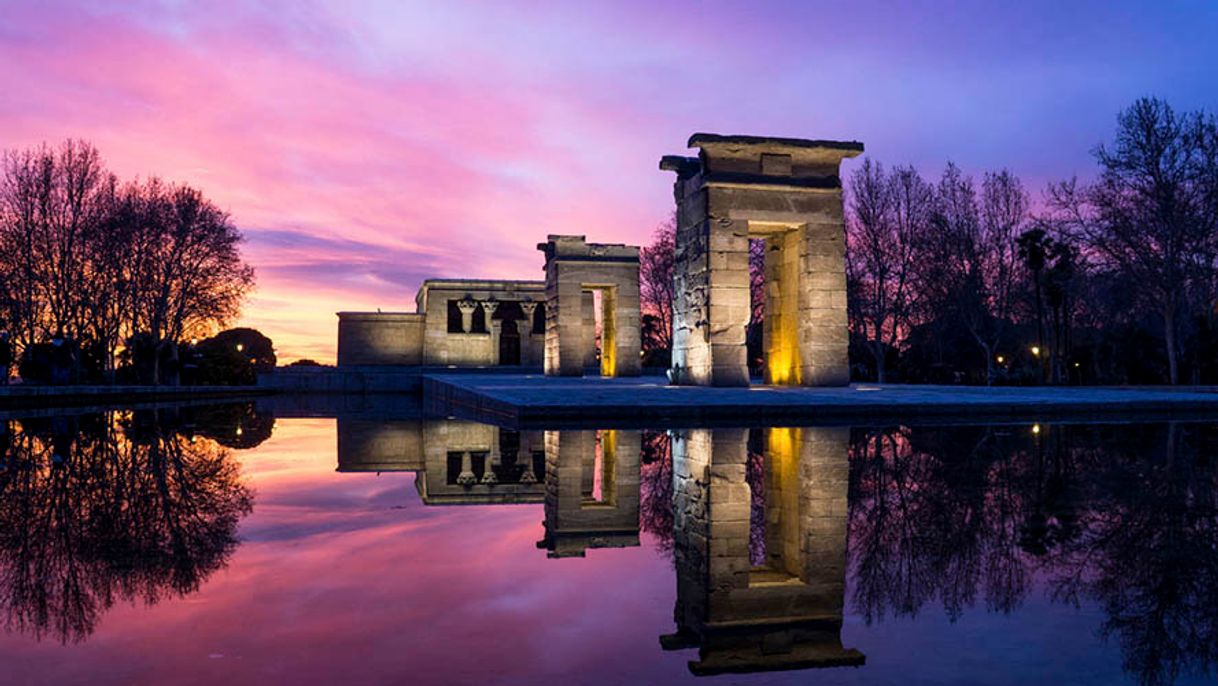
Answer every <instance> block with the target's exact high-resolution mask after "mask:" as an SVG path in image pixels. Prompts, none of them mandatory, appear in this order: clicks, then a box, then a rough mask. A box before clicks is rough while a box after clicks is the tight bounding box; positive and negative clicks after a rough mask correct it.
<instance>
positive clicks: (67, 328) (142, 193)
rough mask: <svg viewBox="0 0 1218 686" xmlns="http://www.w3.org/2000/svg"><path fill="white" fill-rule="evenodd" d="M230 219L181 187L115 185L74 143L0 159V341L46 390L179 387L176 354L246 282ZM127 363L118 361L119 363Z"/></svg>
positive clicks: (87, 149) (226, 314)
mask: <svg viewBox="0 0 1218 686" xmlns="http://www.w3.org/2000/svg"><path fill="white" fill-rule="evenodd" d="M241 240H242V237H241V234H240V232H239V231H238V230H237V228H236V226H234V225H233V223H232V220H231V219H230V217H229V216H228V214H227V213H226V212H224V211H223V210H221V209H219V208H218V207H217V206H216V205H215V204H214V203H212V202H211V201H209V200H208V199H207V198H205V197H203V195H202V193H200V192H199V191H198V190H196V189H194V188H190V187H189V186H185V185H175V184H170V183H166V182H164V181H161V180H160V179H157V178H151V179H148V180H145V181H131V182H120V181H119V179H118V178H117V177H116V176H115V175H114V174H112V173H110V172H108V171H107V170H106V168H105V166H104V164H103V162H102V160H101V156H100V155H99V153H98V151H97V149H96V148H94V147H93V146H91V145H89V144H88V143H84V142H81V141H72V140H69V141H66V142H64V143H62V144H60V145H59V146H57V147H54V148H52V147H48V146H45V145H44V146H41V147H37V148H32V149H27V150H13V151H8V152H5V153H4V154H3V162H2V167H0V330H7V331H8V332H10V336H9V337H10V340H11V343H12V345H13V347H14V348H15V356H16V357H17V358H18V359H19V360H20V362H21V363H23V364H29V365H32V366H31V367H30V369H31V370H38V369H48V370H52V371H53V374H54V377H55V378H53V379H52V381H55V382H60V383H70V382H75V381H86V380H87V381H101V380H109V379H113V378H114V372H115V370H116V367H117V366H119V363H120V360H122V361H124V362H125V363H126V366H127V367H128V368H129V369H130V371H131V375H132V376H134V377H135V378H133V379H131V380H135V381H140V382H143V383H165V382H168V383H173V382H175V381H176V378H177V373H178V367H179V359H178V346H179V345H180V344H181V343H182V342H184V341H187V340H189V339H190V338H192V337H200V336H202V335H205V334H207V333H209V332H211V331H213V330H214V329H215V328H216V326H217V325H218V324H222V323H224V322H226V321H229V320H232V319H234V318H235V317H236V316H237V314H238V313H239V309H240V305H241V303H242V301H243V299H244V297H245V295H246V294H247V293H248V291H249V290H250V288H251V287H252V286H253V283H254V273H253V270H252V269H251V268H250V267H249V266H248V265H246V264H245V263H244V262H243V261H242V259H241V255H240V252H239V250H238V247H239V244H240V242H241ZM120 352H125V353H126V356H125V357H120Z"/></svg>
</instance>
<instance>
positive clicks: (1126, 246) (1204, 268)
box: [1049, 98, 1218, 384]
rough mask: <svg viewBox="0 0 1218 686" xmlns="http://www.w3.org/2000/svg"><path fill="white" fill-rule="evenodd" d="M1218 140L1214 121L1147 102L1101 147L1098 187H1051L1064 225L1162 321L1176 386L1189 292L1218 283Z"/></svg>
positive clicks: (1124, 117)
mask: <svg viewBox="0 0 1218 686" xmlns="http://www.w3.org/2000/svg"><path fill="white" fill-rule="evenodd" d="M1216 138H1218V133H1216V124H1215V121H1214V119H1213V117H1212V116H1209V115H1206V114H1204V113H1202V112H1192V113H1186V114H1177V113H1176V112H1175V110H1173V109H1172V108H1171V106H1170V105H1168V104H1167V103H1166V102H1163V101H1162V100H1157V99H1153V98H1143V99H1141V100H1138V101H1137V102H1135V103H1134V104H1133V105H1132V106H1130V107H1129V108H1128V109H1126V110H1125V111H1123V112H1121V114H1120V115H1119V116H1118V118H1117V133H1116V139H1115V141H1113V143H1112V145H1111V146H1105V145H1100V146H1098V147H1097V148H1096V149H1095V152H1094V154H1095V158H1096V160H1097V161H1098V162H1099V164H1100V168H1101V173H1100V178H1099V179H1098V180H1097V181H1096V182H1095V183H1093V184H1089V185H1080V184H1079V183H1078V182H1077V181H1068V182H1064V183H1059V184H1054V185H1052V186H1050V189H1049V198H1050V201H1051V205H1052V207H1053V208H1054V209H1055V210H1057V212H1058V218H1059V219H1060V220H1062V225H1063V226H1064V227H1066V229H1067V230H1069V231H1071V232H1072V233H1073V235H1075V236H1076V237H1077V238H1078V239H1079V240H1080V242H1082V243H1083V244H1084V245H1085V246H1087V247H1088V248H1089V249H1090V253H1091V254H1092V255H1093V258H1094V259H1096V260H1099V261H1100V262H1101V263H1103V264H1105V265H1106V266H1108V267H1110V268H1112V269H1114V270H1116V271H1118V272H1119V273H1121V274H1122V275H1123V276H1124V278H1125V279H1126V280H1127V281H1128V283H1129V284H1130V285H1131V287H1133V288H1135V289H1136V290H1137V293H1138V295H1139V296H1140V299H1141V301H1142V302H1144V303H1145V304H1146V305H1148V306H1151V307H1153V308H1155V310H1156V311H1157V312H1158V313H1159V314H1160V317H1161V320H1162V326H1163V341H1164V345H1165V347H1166V354H1167V364H1168V380H1169V382H1170V383H1173V384H1174V383H1178V382H1179V376H1180V373H1179V355H1180V349H1179V348H1180V346H1179V333H1180V327H1181V325H1182V323H1183V322H1182V321H1181V319H1182V317H1181V316H1180V315H1181V311H1182V308H1184V307H1186V303H1187V300H1188V295H1189V293H1190V291H1191V290H1193V289H1197V288H1202V289H1204V290H1206V291H1209V290H1210V289H1211V288H1212V284H1213V281H1214V278H1215V272H1216V265H1215V258H1214V256H1215V241H1216V240H1218V236H1216V234H1218V226H1216V222H1218V192H1215V188H1216V187H1218V184H1216V182H1215V178H1216V177H1218V144H1216V143H1215V139H1216ZM1208 306H1210V307H1212V303H1208Z"/></svg>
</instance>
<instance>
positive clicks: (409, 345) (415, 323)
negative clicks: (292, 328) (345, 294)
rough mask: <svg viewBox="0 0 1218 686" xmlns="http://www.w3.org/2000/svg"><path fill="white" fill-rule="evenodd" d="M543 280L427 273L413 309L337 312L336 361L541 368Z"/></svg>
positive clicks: (544, 294)
mask: <svg viewBox="0 0 1218 686" xmlns="http://www.w3.org/2000/svg"><path fill="white" fill-rule="evenodd" d="M545 292H546V284H545V282H544V281H487V280H479V279H428V280H427V281H424V282H423V285H422V287H420V288H419V292H418V294H417V295H416V296H415V305H416V309H415V311H414V312H339V313H338V364H339V366H340V367H343V366H358V365H409V366H418V365H428V366H431V365H434V366H457V367H482V366H487V367H489V366H498V365H505V366H527V367H541V365H542V362H543V359H544V356H545V345H544V341H545V316H546V315H545V297H546V293H545Z"/></svg>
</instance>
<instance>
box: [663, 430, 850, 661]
mask: <svg viewBox="0 0 1218 686" xmlns="http://www.w3.org/2000/svg"><path fill="white" fill-rule="evenodd" d="M763 433H764V439H765V447H764V450H763V452H762V453H761V455H762V457H763V459H762V460H761V464H760V465H759V466H760V469H759V470H755V471H756V472H758V474H757V478H754V479H748V475H749V474H748V473H749V467H750V456H749V449H748V444H749V431H748V430H747V429H697V430H691V431H684V432H679V433H676V434H675V435H674V437H673V447H672V459H673V475H674V522H673V524H674V526H673V532H674V533H673V537H674V557H675V560H676V568H677V604H676V610H675V613H674V614H675V619H676V623H677V631H676V633H674V634H671V635H668V636H664V637H662V638H661V645H663V646H664V647H665V648H671V649H677V648H686V647H692V646H695V645H696V646H698V653H699V658H700V659H699V660H698V661H697V662H691V663H690V670H691V671H693V672H694V673H695V674H717V673H721V672H751V671H759V670H770V669H796V668H807V667H831V666H839V665H861V664H863V660H864V658H863V655H862V654H861V653H859V652H858V651H857V650H853V649H846V648H843V647H842V643H841V628H842V605H843V601H844V594H845V584H846V529H847V510H848V508H847V487H848V484H849V476H850V463H849V461H848V459H847V454H848V453H847V450H848V448H849V439H850V432H849V429H837V428H833V429H812V428H808V429H786V428H775V429H767V430H764V431H763ZM754 491H761V492H760V493H754ZM755 495H758V496H761V497H760V498H755V497H754V496H755ZM758 500H760V507H754V506H753V503H754V502H757V501H758Z"/></svg>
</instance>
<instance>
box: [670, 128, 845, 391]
mask: <svg viewBox="0 0 1218 686" xmlns="http://www.w3.org/2000/svg"><path fill="white" fill-rule="evenodd" d="M689 147H691V148H693V147H696V148H698V149H699V154H698V157H682V156H666V157H664V158H663V159H662V160H661V161H660V168H661V169H665V170H668V171H673V172H676V174H677V179H676V184H675V189H674V194H675V196H676V202H677V235H676V264H675V267H674V279H675V282H676V283H675V293H676V299H675V302H674V303H673V310H674V313H673V366H672V376H673V379H674V381H675V382H677V383H681V384H689V385H702V386H708V385H709V386H747V385H748V384H749V369H748V362H747V359H746V347H745V329H746V326H747V324H748V322H749V317H750V314H751V303H750V291H749V241H750V240H760V241H764V242H765V315H766V316H765V323H764V327H763V328H764V331H763V336H762V338H763V341H762V348H763V350H764V355H765V364H764V377H765V382H766V383H768V384H779V385H793V386H794V385H803V386H843V385H846V384H847V383H849V380H850V370H849V360H848V357H847V349H848V343H849V340H848V333H847V320H846V268H845V228H844V225H843V219H842V184H841V178H840V176H839V173H840V165H841V161H842V160H843V159H844V158H848V157H854V156H856V155H859V154H861V153H862V152H863V145H862V144H861V143H857V142H838V141H822V140H803V139H794V138H761V137H756V136H720V135H715V134H706V133H698V134H694V135H693V136H692V137H691V138H690V139H689Z"/></svg>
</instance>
